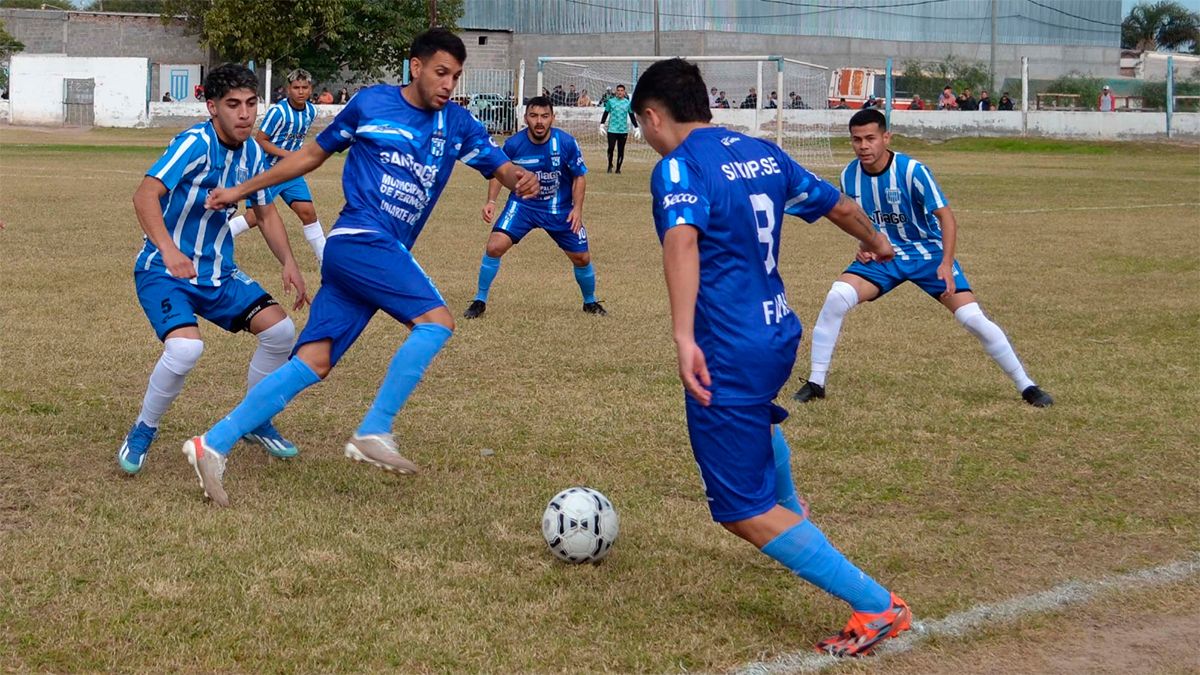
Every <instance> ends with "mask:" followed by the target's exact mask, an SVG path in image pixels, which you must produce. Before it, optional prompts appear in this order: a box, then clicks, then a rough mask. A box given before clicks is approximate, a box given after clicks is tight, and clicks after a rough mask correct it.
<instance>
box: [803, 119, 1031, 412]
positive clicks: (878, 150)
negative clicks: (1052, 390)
mask: <svg viewBox="0 0 1200 675" xmlns="http://www.w3.org/2000/svg"><path fill="white" fill-rule="evenodd" d="M891 138H892V135H891V133H890V132H889V131H888V129H887V118H886V117H884V115H883V113H881V112H879V111H878V110H863V111H861V112H857V113H855V114H854V116H853V117H851V118H850V139H851V142H852V144H853V146H854V154H855V155H856V156H857V159H855V160H853V161H852V162H850V164H848V165H847V166H846V168H845V169H843V170H842V177H841V183H842V191H843V192H845V193H846V194H847V195H848V196H849V197H851V198H852V199H854V200H855V201H857V202H858V204H859V205H860V206H862V208H863V210H864V211H866V212H867V214H869V215H870V217H871V219H872V220H873V221H874V222H875V225H876V227H877V228H878V229H879V230H880V231H881V232H883V233H885V234H886V235H887V237H888V239H889V240H890V241H891V243H892V246H893V247H895V249H896V258H895V259H894V260H890V261H882V260H875V259H874V258H872V257H871V255H870V254H869V253H868V252H865V251H859V253H858V254H857V256H856V259H855V260H854V262H852V263H850V266H849V267H847V268H846V271H845V272H843V273H842V275H841V276H840V277H838V279H837V281H835V282H833V287H832V288H831V289H830V290H829V294H828V295H827V296H826V297H825V304H824V305H823V306H822V307H821V313H820V315H818V317H817V325H816V326H815V327H814V328H813V337H812V372H811V374H810V375H809V376H808V381H807V382H805V383H804V386H802V387H801V388H800V390H799V391H797V392H796V400H797V401H800V402H807V401H811V400H813V399H818V398H825V378H826V376H827V375H828V373H829V364H830V362H831V361H832V360H833V348H834V346H835V345H836V344H837V339H838V333H839V332H841V329H842V320H843V319H845V317H846V313H847V312H849V311H850V310H851V309H852V308H853V307H854V306H855V305H857V304H859V303H860V302H868V301H871V300H874V299H876V298H878V297H880V296H882V295H883V294H885V293H887V292H888V291H890V290H892V289H893V288H895V287H897V286H899V285H900V284H902V283H904V282H906V281H911V282H912V283H914V284H916V285H917V286H918V287H920V289H921V290H923V291H925V292H926V293H928V294H929V295H930V296H932V297H933V298H935V299H936V300H937V301H938V302H940V303H942V305H944V306H945V307H946V309H948V310H950V311H951V312H952V313H953V314H954V318H955V319H957V320H958V322H959V323H961V324H962V325H963V328H966V329H967V331H968V332H970V333H971V334H972V335H974V336H975V337H977V338H979V341H980V342H981V343H982V344H983V348H984V350H985V351H986V352H987V353H988V355H989V356H991V357H992V359H994V360H995V361H996V363H997V364H998V365H999V366H1000V368H1001V369H1002V370H1004V372H1005V373H1006V374H1007V375H1008V376H1009V377H1010V378H1011V379H1012V381H1013V384H1015V385H1016V387H1017V391H1019V392H1020V393H1021V398H1023V399H1024V400H1025V402H1026V403H1028V404H1030V405H1032V406H1035V407H1038V408H1044V407H1046V406H1049V405H1052V404H1053V403H1054V399H1053V398H1051V396H1050V394H1048V393H1046V392H1045V391H1043V390H1042V389H1041V388H1040V387H1038V386H1037V384H1035V383H1034V381H1033V380H1031V379H1030V378H1029V375H1027V374H1026V373H1025V368H1024V367H1023V366H1022V365H1021V361H1020V360H1019V359H1018V358H1017V354H1016V352H1014V351H1013V348H1012V345H1011V344H1009V342H1008V337H1007V336H1005V335H1004V331H1003V330H1001V329H1000V327H999V326H997V325H996V324H995V322H993V321H992V320H991V319H989V318H988V317H987V316H986V315H985V314H984V313H983V310H982V309H980V308H979V302H978V301H977V300H976V299H975V294H974V293H973V292H972V291H971V286H970V284H968V283H967V278H966V276H964V275H963V271H962V266H960V265H959V264H958V261H957V260H955V259H954V252H955V250H956V249H955V246H956V244H957V235H958V224H957V221H955V219H954V212H953V211H951V210H950V205H949V203H948V202H947V201H946V196H945V195H944V194H943V193H942V189H941V188H940V187H939V186H938V184H937V182H936V181H934V179H933V173H932V172H931V171H930V170H929V169H928V168H927V167H926V166H925V165H924V164H921V163H920V162H918V161H917V160H915V159H913V158H911V157H909V156H907V155H904V154H901V153H898V152H892V151H891V150H890V149H888V145H889V143H890V142H891Z"/></svg>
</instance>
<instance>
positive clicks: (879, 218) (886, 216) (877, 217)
mask: <svg viewBox="0 0 1200 675" xmlns="http://www.w3.org/2000/svg"><path fill="white" fill-rule="evenodd" d="M871 220H874V221H875V224H876V225H899V224H901V223H907V222H908V217H907V216H905V215H904V214H903V213H884V212H882V211H876V212H875V213H872V214H871Z"/></svg>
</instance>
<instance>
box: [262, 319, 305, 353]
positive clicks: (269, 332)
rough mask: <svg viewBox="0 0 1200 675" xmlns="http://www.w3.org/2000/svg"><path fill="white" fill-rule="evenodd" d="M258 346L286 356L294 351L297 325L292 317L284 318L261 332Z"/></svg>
mask: <svg viewBox="0 0 1200 675" xmlns="http://www.w3.org/2000/svg"><path fill="white" fill-rule="evenodd" d="M258 344H259V345H261V346H262V348H263V349H266V350H268V351H270V352H273V353H278V354H286V353H288V352H290V351H292V345H294V344H296V324H295V323H293V322H292V318H291V317H290V316H285V317H283V319H282V320H281V321H279V322H278V323H276V324H275V325H273V326H270V327H268V328H266V329H264V330H262V331H260V332H259V334H258Z"/></svg>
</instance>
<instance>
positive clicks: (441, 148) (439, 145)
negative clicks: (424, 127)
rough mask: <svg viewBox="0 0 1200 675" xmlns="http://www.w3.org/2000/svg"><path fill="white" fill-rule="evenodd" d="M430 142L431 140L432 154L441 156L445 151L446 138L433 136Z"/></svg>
mask: <svg viewBox="0 0 1200 675" xmlns="http://www.w3.org/2000/svg"><path fill="white" fill-rule="evenodd" d="M432 142H433V156H434V157H441V156H442V153H443V152H445V151H446V139H444V138H441V137H439V136H434V137H433V141H432Z"/></svg>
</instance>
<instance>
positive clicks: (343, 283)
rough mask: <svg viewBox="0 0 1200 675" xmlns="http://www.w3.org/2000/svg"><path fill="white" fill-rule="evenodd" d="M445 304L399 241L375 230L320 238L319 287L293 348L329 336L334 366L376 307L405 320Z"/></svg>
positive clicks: (427, 277)
mask: <svg viewBox="0 0 1200 675" xmlns="http://www.w3.org/2000/svg"><path fill="white" fill-rule="evenodd" d="M336 229H337V228H334V231H335V232H336ZM445 305H446V301H445V300H443V299H442V294H441V293H439V292H438V289H437V287H436V286H434V285H433V281H432V280H431V279H430V278H429V276H428V275H427V274H425V270H423V269H421V266H420V265H418V264H417V261H416V260H415V259H414V258H413V257H412V253H409V251H408V249H407V248H405V247H404V246H403V245H402V244H401V243H400V242H398V241H396V240H395V239H393V238H392V237H389V236H387V235H383V234H375V233H358V234H334V235H333V236H331V237H329V239H328V240H326V243H325V262H324V263H322V265H321V289H320V290H319V291H317V297H315V298H313V302H312V309H311V310H310V311H309V313H308V323H306V324H305V325H304V330H303V331H301V333H300V337H299V338H298V339H297V340H296V349H299V348H300V347H301V345H305V344H308V343H309V342H317V341H319V340H332V341H333V345H332V351H331V353H330V356H329V359H330V361H329V362H330V365H333V364H336V363H337V362H338V359H340V358H342V355H343V354H345V353H346V350H347V349H349V348H350V345H352V344H354V341H355V340H357V339H358V336H359V334H361V333H362V331H363V329H364V328H366V327H367V323H368V322H369V321H370V320H371V317H372V316H374V315H375V312H377V311H379V310H383V311H384V312H387V314H388V315H389V316H391V317H392V318H393V319H395V320H397V321H400V322H402V323H409V322H411V321H412V320H413V319H415V318H417V317H418V316H421V315H422V314H424V313H426V312H428V311H429V310H431V309H434V308H437V307H444V306H445ZM294 353H295V352H294V351H293V354H294Z"/></svg>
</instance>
